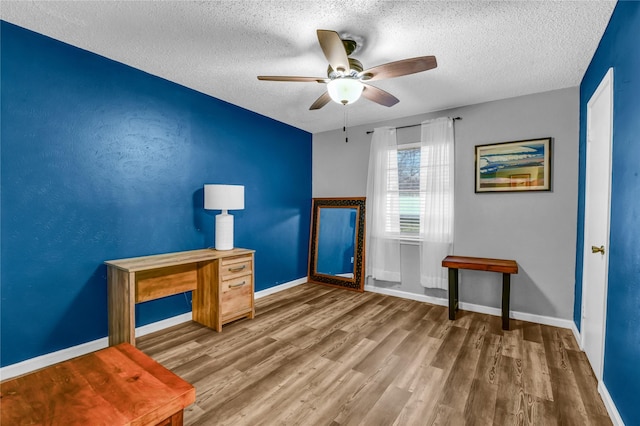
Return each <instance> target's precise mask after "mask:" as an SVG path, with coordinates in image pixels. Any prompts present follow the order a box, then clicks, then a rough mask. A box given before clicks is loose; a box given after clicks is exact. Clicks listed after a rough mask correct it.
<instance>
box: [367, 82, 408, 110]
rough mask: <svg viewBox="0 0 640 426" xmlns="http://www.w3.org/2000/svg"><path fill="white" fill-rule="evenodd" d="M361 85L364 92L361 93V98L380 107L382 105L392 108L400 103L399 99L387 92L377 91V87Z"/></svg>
mask: <svg viewBox="0 0 640 426" xmlns="http://www.w3.org/2000/svg"><path fill="white" fill-rule="evenodd" d="M363 85H364V90H363V91H362V96H364V97H365V98H367V99H369V100H370V101H373V102H375V103H378V104H380V105H384V106H386V107H392V106H394V105H395V104H397V103H398V102H400V99H398V98H396V97H395V96H393V95H392V94H391V93H389V92H385V91H384V90H382V89H378V88H377V87H374V86H370V85H368V84H363Z"/></svg>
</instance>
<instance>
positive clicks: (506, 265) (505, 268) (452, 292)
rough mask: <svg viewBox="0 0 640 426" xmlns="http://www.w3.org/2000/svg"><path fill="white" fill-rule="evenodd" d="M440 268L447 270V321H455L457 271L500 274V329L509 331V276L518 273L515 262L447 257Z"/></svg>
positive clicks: (482, 258)
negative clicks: (466, 270)
mask: <svg viewBox="0 0 640 426" xmlns="http://www.w3.org/2000/svg"><path fill="white" fill-rule="evenodd" d="M442 266H444V267H445V268H449V319H450V320H455V319H456V311H457V310H458V269H471V270H475V271H490V272H502V329H503V330H509V298H510V294H511V274H517V273H518V264H517V263H516V261H515V260H504V259H486V258H484V257H463V256H447V257H445V258H444V259H443V260H442Z"/></svg>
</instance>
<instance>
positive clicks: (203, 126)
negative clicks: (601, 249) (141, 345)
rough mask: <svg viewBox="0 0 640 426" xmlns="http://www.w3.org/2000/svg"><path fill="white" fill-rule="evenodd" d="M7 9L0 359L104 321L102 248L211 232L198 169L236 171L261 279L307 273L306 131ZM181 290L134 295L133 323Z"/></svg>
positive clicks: (67, 342) (176, 305)
mask: <svg viewBox="0 0 640 426" xmlns="http://www.w3.org/2000/svg"><path fill="white" fill-rule="evenodd" d="M0 25H1V43H2V52H1V55H2V56H1V76H0V81H1V90H2V92H1V111H0V112H1V127H0V129H1V138H2V139H1V144H2V145H1V158H0V166H1V169H0V173H1V175H0V176H1V181H0V183H1V185H2V186H1V188H2V195H1V203H2V204H1V207H2V210H1V279H2V281H1V287H0V291H1V293H0V299H1V305H0V311H1V318H0V324H1V325H0V327H1V328H0V333H1V339H2V340H1V344H2V346H1V360H0V364H1V365H2V366H5V365H10V364H13V363H16V362H19V361H23V360H26V359H29V358H32V357H35V356H38V355H43V354H46V353H49V352H53V351H56V350H60V349H64V348H67V347H71V346H74V345H78V344H81V343H84V342H88V341H92V340H95V339H98V338H102V337H105V336H106V335H107V286H106V268H105V266H104V264H103V262H104V261H105V260H110V259H118V258H126V257H133V256H142V255H149V254H155V253H164V252H173V251H182V250H192V249H199V248H205V247H209V246H212V245H213V237H214V236H213V232H214V229H213V227H214V226H213V225H214V218H215V215H216V214H218V213H219V212H210V211H205V210H204V209H203V190H202V187H203V185H204V184H205V183H228V184H242V185H245V209H244V210H242V211H232V212H231V213H232V214H233V215H234V217H235V245H236V246H237V247H246V248H252V249H255V250H256V258H255V273H256V290H263V289H266V288H269V287H272V286H275V285H278V284H281V283H285V282H289V281H292V280H295V279H298V278H301V277H306V275H307V254H308V245H309V241H308V240H309V221H310V206H311V134H310V133H308V132H305V131H302V130H300V129H297V128H294V127H291V126H288V125H285V124H283V123H280V122H277V121H275V120H272V119H269V118H266V117H264V116H261V115H258V114H256V113H253V112H251V111H247V110H245V109H242V108H239V107H237V106H234V105H231V104H229V103H226V102H223V101H221V100H218V99H215V98H212V97H210V96H206V95H204V94H202V93H198V92H196V91H193V90H190V89H187V88H185V87H183V86H180V85H178V84H175V83H172V82H169V81H166V80H163V79H161V78H158V77H155V76H152V75H149V74H147V73H145V72H142V71H140V70H136V69H134V68H131V67H128V66H125V65H123V64H120V63H117V62H114V61H111V60H109V59H106V58H104V57H101V56H98V55H95V54H93V53H90V52H87V51H84V50H81V49H78V48H76V47H73V46H70V45H67V44H64V43H61V42H59V41H56V40H53V39H51V38H48V37H45V36H42V35H40V34H36V33H34V32H31V31H28V30H25V29H23V28H20V27H17V26H15V25H12V24H9V23H7V22H4V21H2V22H1V23H0ZM240 83H241V82H240ZM190 300H191V294H190V293H186V294H180V295H176V296H171V297H168V298H164V299H161V300H158V301H152V302H147V303H143V304H141V305H138V306H137V307H136V315H137V318H136V320H137V321H136V325H137V326H140V325H144V324H148V323H151V322H155V321H158V320H162V319H165V318H169V317H172V316H175V315H179V314H182V313H186V312H189V311H190V310H191V305H190Z"/></svg>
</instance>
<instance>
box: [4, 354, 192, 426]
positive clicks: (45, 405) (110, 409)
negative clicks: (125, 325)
mask: <svg viewBox="0 0 640 426" xmlns="http://www.w3.org/2000/svg"><path fill="white" fill-rule="evenodd" d="M195 395H196V392H195V389H194V387H193V386H192V385H191V384H189V383H187V382H185V381H184V380H182V379H181V378H180V377H178V376H176V375H175V374H174V373H172V372H171V371H169V370H167V369H166V368H164V367H163V366H162V365H160V364H158V363H157V362H156V361H154V360H153V359H151V358H149V357H148V356H147V355H145V354H144V353H142V352H140V351H139V350H137V349H136V348H134V347H133V346H132V345H130V344H129V343H122V344H120V345H117V346H111V347H109V348H107V349H103V350H100V351H97V352H93V353H90V354H87V355H83V356H81V357H78V358H74V359H72V360H69V361H65V362H62V363H58V364H55V365H51V366H49V367H47V368H44V369H42V370H38V371H35V372H33V373H29V374H26V375H24V376H20V377H16V378H13V379H10V380H7V381H5V382H2V383H0V424H2V425H7V426H8V425H23V424H25V425H26V424H28V425H60V426H62V425H64V426H69V425H110V426H116V425H136V426H137V425H162V426H180V425H182V423H183V410H184V408H185V407H187V406H188V405H190V404H191V403H193V402H194V401H195Z"/></svg>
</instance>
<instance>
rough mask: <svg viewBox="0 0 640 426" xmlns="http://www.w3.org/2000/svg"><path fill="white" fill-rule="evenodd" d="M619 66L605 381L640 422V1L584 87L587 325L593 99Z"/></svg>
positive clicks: (619, 15)
mask: <svg viewBox="0 0 640 426" xmlns="http://www.w3.org/2000/svg"><path fill="white" fill-rule="evenodd" d="M610 67H613V88H614V94H613V102H614V105H613V156H612V182H611V184H612V188H611V227H610V242H609V277H608V284H609V286H608V294H607V319H606V322H607V325H606V337H605V358H604V384H605V385H606V387H607V390H608V391H609V394H610V395H611V398H612V399H613V401H614V403H615V405H616V407H617V409H618V411H619V413H620V415H621V417H622V420H623V421H624V422H625V424H627V425H640V406H638V395H640V2H627V1H620V2H618V4H617V5H616V8H615V9H614V12H613V15H612V16H611V20H610V21H609V25H608V27H607V29H606V31H605V33H604V35H603V37H602V39H601V40H600V45H599V46H598V49H597V51H596V53H595V54H594V56H593V59H592V60H591V64H590V65H589V68H588V69H587V71H586V73H585V75H584V77H583V79H582V83H581V85H580V175H579V191H580V192H579V201H578V240H577V248H576V297H575V307H574V321H575V323H576V325H577V326H578V327H580V325H581V324H580V315H581V302H582V247H583V243H584V197H585V194H584V191H585V168H586V157H585V153H586V118H587V102H588V101H589V99H590V98H591V95H593V93H594V91H595V90H596V88H597V87H598V85H599V84H600V81H601V80H602V78H603V77H604V75H605V74H606V73H607V71H608V69H609V68H610Z"/></svg>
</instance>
